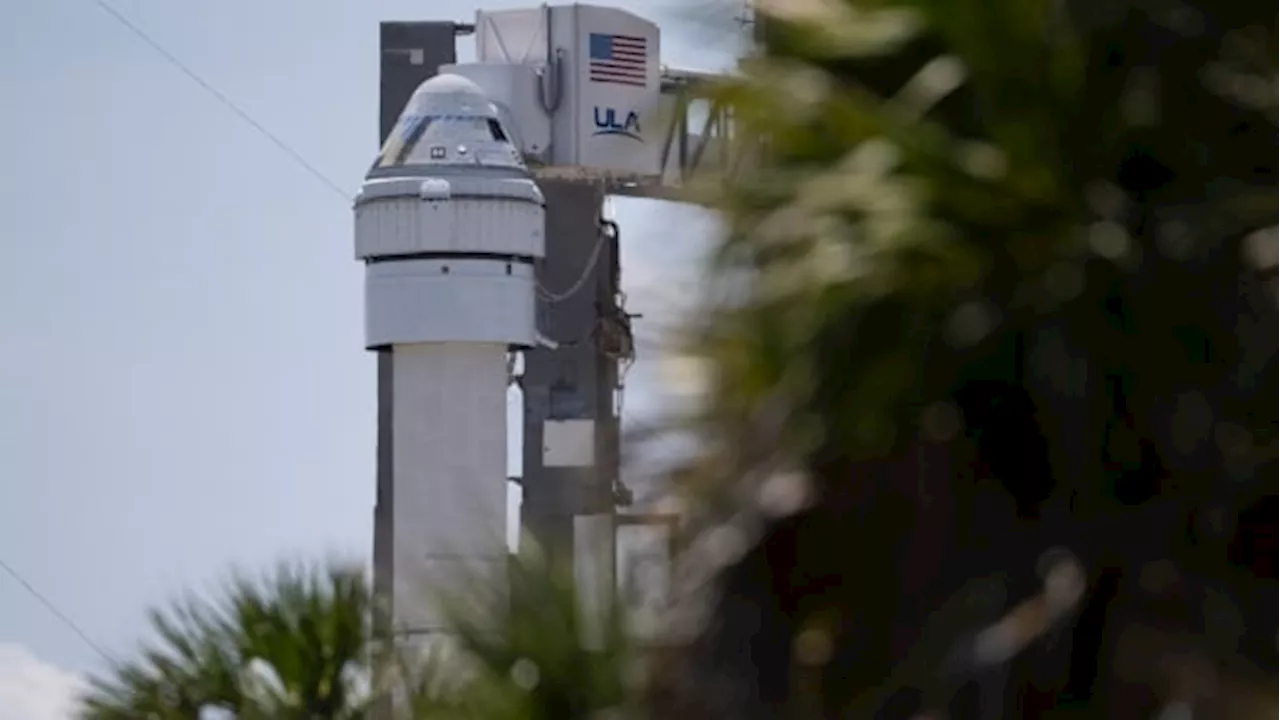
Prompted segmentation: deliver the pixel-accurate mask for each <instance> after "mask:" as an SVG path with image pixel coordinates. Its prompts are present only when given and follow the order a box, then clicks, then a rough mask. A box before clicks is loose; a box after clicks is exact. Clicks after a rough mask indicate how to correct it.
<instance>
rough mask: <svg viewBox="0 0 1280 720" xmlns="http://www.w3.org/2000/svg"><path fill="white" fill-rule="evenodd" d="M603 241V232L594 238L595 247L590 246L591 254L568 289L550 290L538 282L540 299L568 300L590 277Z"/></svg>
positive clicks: (551, 301) (555, 301)
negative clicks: (580, 272)
mask: <svg viewBox="0 0 1280 720" xmlns="http://www.w3.org/2000/svg"><path fill="white" fill-rule="evenodd" d="M604 241H605V236H604V233H600V235H599V237H597V238H596V244H595V247H593V248H591V255H590V256H589V257H588V258H587V264H586V266H584V267H583V268H582V274H581V275H579V276H578V279H577V280H575V281H573V284H572V285H570V286H569V287H568V289H566V290H564V291H562V292H552V291H550V290H548V289H547V288H546V287H545V286H543V285H542V283H538V294H539V295H541V296H542V299H543V300H546V301H547V302H549V303H558V302H562V301H564V300H568V299H569V298H571V297H573V296H574V295H575V294H577V292H578V291H579V290H581V289H582V288H583V286H584V285H586V284H587V281H588V280H590V279H591V272H592V271H593V270H595V269H596V264H597V263H599V262H600V251H601V250H603V249H604Z"/></svg>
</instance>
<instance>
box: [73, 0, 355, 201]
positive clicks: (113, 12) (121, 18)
mask: <svg viewBox="0 0 1280 720" xmlns="http://www.w3.org/2000/svg"><path fill="white" fill-rule="evenodd" d="M93 2H94V3H95V4H97V6H98V7H100V8H102V10H103V11H104V12H106V13H107V14H108V15H110V16H111V17H113V18H115V20H116V21H117V22H119V23H120V24H121V25H123V26H125V27H126V28H128V29H129V30H130V31H131V32H132V33H133V34H134V35H137V36H138V38H139V39H141V40H142V42H144V43H146V44H147V45H148V46H150V47H151V49H152V50H154V51H156V52H157V53H159V54H160V57H162V58H164V59H165V60H166V61H168V62H169V64H170V65H172V66H174V67H175V68H177V69H178V70H180V71H181V72H182V74H184V75H186V76H187V77H188V78H190V79H191V80H192V81H193V82H195V83H196V84H197V85H199V86H200V87H201V88H203V89H204V90H205V92H207V93H209V94H210V95H212V96H213V97H214V99H216V100H217V101H218V102H220V103H222V104H223V105H224V106H225V107H226V108H227V109H228V110H230V111H231V112H233V113H235V114H236V115H238V116H239V117H240V119H241V120H243V121H245V122H246V123H248V124H249V126H250V127H252V128H253V129H254V130H257V131H258V133H259V134H261V135H262V136H263V137H265V138H266V139H267V140H269V141H271V143H272V144H273V145H275V146H276V147H277V148H279V149H280V150H281V151H283V152H284V153H285V154H286V155H288V156H289V157H291V158H292V159H293V161H294V162H296V163H297V164H298V165H300V166H302V168H303V169H304V170H306V171H307V172H309V173H311V175H312V177H314V178H316V179H317V180H319V181H320V182H322V183H324V184H325V185H328V186H329V189H331V190H333V191H334V192H335V193H337V194H338V195H340V196H341V197H342V199H343V200H347V201H350V200H351V195H350V194H348V193H347V191H345V190H343V189H342V186H340V185H338V183H336V182H334V181H333V180H330V179H329V178H328V177H327V176H326V175H325V174H324V173H322V172H320V170H319V169H318V168H316V166H315V165H312V164H311V163H310V162H307V159H306V158H304V157H303V156H302V154H301V153H299V152H298V151H297V150H294V149H293V148H292V147H291V146H290V145H289V144H288V143H286V142H285V141H284V140H281V139H280V137H279V136H278V135H276V134H275V133H273V132H271V131H270V130H268V129H267V128H266V127H265V126H263V125H262V123H260V122H258V121H257V120H254V119H253V116H251V115H250V114H249V113H247V112H245V111H244V110H243V109H241V108H240V106H239V105H236V104H235V103H234V102H232V101H231V99H230V98H228V97H227V96H226V95H223V94H222V93H221V92H220V91H219V90H218V89H217V88H215V87H214V86H213V85H211V84H209V83H208V82H207V81H206V80H205V79H204V78H202V77H200V75H199V74H198V73H196V72H195V71H194V70H192V69H191V68H189V67H187V65H186V64H185V63H183V62H182V61H181V60H179V59H178V58H177V57H175V56H174V54H173V53H171V52H169V51H168V50H166V49H165V47H164V46H163V45H161V44H160V43H159V42H157V41H155V40H154V39H152V38H151V36H150V35H148V34H147V33H146V32H145V31H144V30H143V29H142V28H140V27H138V26H137V25H135V24H134V23H133V21H131V20H130V19H129V18H128V17H126V16H125V15H124V14H123V13H121V12H120V11H119V10H117V9H115V8H114V7H112V6H111V5H110V4H108V3H107V2H105V0H93Z"/></svg>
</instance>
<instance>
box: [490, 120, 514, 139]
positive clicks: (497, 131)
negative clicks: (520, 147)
mask: <svg viewBox="0 0 1280 720" xmlns="http://www.w3.org/2000/svg"><path fill="white" fill-rule="evenodd" d="M488 120H489V134H490V135H492V136H493V139H494V140H497V141H498V142H509V141H508V140H507V133H506V131H504V130H503V129H502V124H501V123H499V122H498V121H497V120H494V119H493V118H488Z"/></svg>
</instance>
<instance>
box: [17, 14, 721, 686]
mask: <svg viewBox="0 0 1280 720" xmlns="http://www.w3.org/2000/svg"><path fill="white" fill-rule="evenodd" d="M532 4H534V3H529V2H505V1H501V0H496V1H491V2H486V3H484V5H485V6H486V7H489V8H495V7H521V6H529V5H532ZM609 4H617V5H621V6H624V7H628V8H630V9H633V10H635V11H637V12H640V13H641V14H644V15H646V16H648V17H650V18H652V19H654V20H657V21H659V22H662V23H663V26H664V35H663V45H664V47H663V55H664V61H665V62H667V63H669V64H671V65H673V66H677V67H692V68H698V69H716V68H721V67H725V66H727V65H728V64H729V63H730V55H731V51H730V50H729V49H728V48H729V45H728V41H727V40H726V39H725V38H719V39H717V38H715V37H711V36H708V35H707V34H706V33H705V32H702V31H698V30H696V29H691V28H689V27H680V26H679V23H677V22H675V19H676V18H675V17H674V15H673V14H672V13H671V12H670V8H671V7H672V0H667V2H665V3H662V2H659V3H654V2H649V3H646V2H631V3H625V2H622V3H609ZM112 5H113V6H114V7H116V8H118V9H119V10H120V11H121V12H122V13H124V14H125V15H126V16H128V17H129V18H130V19H131V20H133V21H134V22H135V23H136V24H138V25H139V26H140V27H142V29H144V30H145V31H146V32H147V33H148V34H149V35H150V36H151V37H152V38H154V39H155V40H156V41H157V42H159V43H160V44H161V45H163V46H164V47H166V48H167V49H168V50H169V51H171V52H172V53H173V54H174V55H176V56H177V57H179V58H180V59H181V60H182V61H183V62H184V63H186V64H187V65H188V66H189V67H191V68H192V69H193V70H194V71H195V72H197V73H198V74H199V75H201V76H202V77H203V78H204V79H205V80H207V81H208V82H209V83H210V84H212V85H213V86H215V87H216V88H218V89H219V90H220V91H222V92H223V93H224V94H225V95H227V96H228V97H230V98H231V99H232V100H233V101H234V102H235V103H236V104H238V105H239V106H240V107H242V108H243V109H244V110H246V111H247V112H248V113H249V114H250V115H251V116H253V117H254V118H255V119H256V120H258V121H259V122H260V123H261V124H262V125H264V126H266V127H267V128H270V129H271V130H272V131H273V132H274V133H276V134H277V135H279V136H280V137H282V138H283V139H284V140H285V141H286V142H288V143H289V144H290V145H292V146H293V147H294V148H295V149H297V150H298V151H299V152H300V153H301V154H302V155H304V156H305V157H306V158H307V159H308V160H309V161H310V162H311V163H312V164H314V165H315V166H316V167H318V168H319V169H320V170H321V171H322V172H323V173H324V174H325V175H326V176H328V177H330V178H332V179H333V180H334V181H335V182H337V183H338V184H340V185H341V186H343V188H344V189H348V190H349V191H354V190H355V189H356V187H357V186H358V184H359V181H360V178H361V175H362V173H363V171H364V169H365V168H366V167H367V166H368V163H369V161H370V158H371V156H372V154H373V152H374V151H375V149H376V148H375V145H376V139H377V137H376V132H377V93H378V75H377V71H378V47H377V42H378V22H379V21H381V20H413V19H455V20H467V21H469V20H471V19H472V17H473V13H474V11H475V9H476V7H477V5H478V3H476V2H473V1H458V0H443V1H440V0H431V1H429V2H423V1H421V0H420V1H419V2H407V1H405V2H391V1H382V2H371V1H364V2H337V1H336V0H327V1H325V2H317V1H314V0H312V1H308V2H301V1H300V0H294V1H292V2H255V1H252V0H221V1H220V2H203V3H194V2H182V3H176V2H171V1H169V0H114V2H112ZM460 48H461V49H462V50H463V53H464V59H465V58H466V54H468V53H470V46H469V41H465V40H464V41H463V42H462V43H461V44H460ZM0 88H3V90H4V97H5V103H4V108H5V110H4V112H3V113H0V166H2V167H3V168H4V172H3V174H0V237H2V238H3V241H4V247H5V248H7V249H8V256H7V258H6V262H5V263H4V264H3V266H0V338H3V342H4V344H3V348H4V352H3V354H0V559H3V560H4V561H5V562H7V563H8V564H10V565H12V566H13V567H14V568H15V569H16V570H18V571H19V572H21V573H22V574H23V575H25V576H26V578H27V579H28V580H29V581H30V582H31V583H33V584H34V585H35V586H37V587H38V588H39V589H40V590H41V591H43V592H44V593H45V594H46V595H48V596H49V598H50V599H51V600H53V601H54V602H55V603H56V604H57V605H58V606H59V607H60V608H61V609H62V610H63V611H64V612H66V613H67V614H68V615H69V616H71V617H72V618H74V619H75V621H76V622H77V623H78V624H79V625H80V626H81V627H82V628H83V629H84V630H85V632H86V633H88V634H89V635H90V636H91V637H92V638H93V639H94V640H96V641H97V642H98V643H100V644H101V645H103V646H104V647H106V648H107V650H108V651H109V652H113V653H114V652H126V651H128V649H129V648H131V647H132V645H133V643H134V642H135V641H136V640H137V639H138V638H139V637H140V634H141V632H142V630H143V627H144V621H143V610H144V609H145V607H146V606H147V605H149V604H152V603H154V602H156V601H161V600H164V599H165V598H167V597H169V596H171V595H172V594H173V593H175V592H177V591H178V590H179V589H181V588H184V587H191V588H195V589H201V588H207V587H208V586H209V584H210V583H211V582H212V581H214V580H216V579H218V578H219V577H220V576H221V575H222V574H223V573H224V572H225V571H226V570H227V569H228V568H229V567H230V566H231V565H232V564H242V565H248V566H260V565H262V564H263V563H266V562H270V561H273V560H275V559H277V558H279V557H281V556H287V555H290V554H296V553H307V554H312V555H318V554H321V553H324V552H326V551H334V552H339V553H345V554H347V555H351V556H355V557H359V558H365V557H367V556H368V554H369V546H370V536H371V519H372V509H373V507H372V503H373V457H374V454H373V437H374V387H373V380H374V375H373V362H372V359H371V358H370V357H369V356H368V355H367V354H366V353H365V352H364V351H363V350H362V348H361V338H362V330H361V322H362V308H361V302H362V300H361V279H362V273H361V269H360V266H359V265H358V264H357V263H356V262H354V260H353V259H352V250H351V235H350V232H351V218H350V208H349V205H348V203H347V202H345V201H344V200H343V199H342V198H340V197H338V196H337V195H335V194H334V193H333V191H332V190H331V189H330V188H328V187H326V186H325V185H324V184H322V183H321V182H319V181H318V180H316V179H315V178H313V177H311V176H310V175H308V174H307V173H306V172H305V171H304V170H302V169H301V168H300V167H298V165H297V164H296V163H295V162H294V161H293V160H292V159H290V158H289V157H288V156H287V155H285V154H284V153H282V152H281V151H279V149H277V148H276V147H274V146H273V145H271V143H270V142H269V141H268V140H266V139H265V138H264V137H263V136H262V135H261V134H259V133H258V132H257V131H255V130H254V129H253V128H251V127H249V126H248V125H247V124H246V123H245V122H244V121H243V120H241V119H240V118H238V117H236V116H235V115H234V114H233V113H232V112H231V111H229V110H228V109H227V108H226V107H224V106H223V105H221V104H219V103H218V102H217V101H216V100H215V99H214V98H212V97H211V96H210V95H209V94H208V93H207V92H206V91H205V90H203V89H201V88H200V87H199V86H198V85H197V84H196V83H195V82H193V81H192V80H191V79H189V78H188V77H186V76H184V75H183V74H182V73H181V72H180V71H178V70H177V69H175V68H174V67H172V66H171V65H169V64H167V63H166V62H165V61H164V60H163V59H162V58H161V57H159V56H158V55H157V54H156V52H155V51H154V50H152V49H151V48H150V47H148V46H146V45H145V44H144V43H142V42H141V41H140V40H139V39H138V38H137V37H135V36H134V35H133V34H131V33H130V32H129V31H128V30H127V29H126V28H125V27H123V26H122V25H120V24H119V23H118V22H116V21H115V20H114V19H113V18H112V17H111V16H110V15H108V14H107V13H106V12H104V11H103V10H102V9H101V8H99V7H98V6H97V5H96V4H95V3H94V2H93V1H92V0H16V2H8V3H6V4H5V22H3V23H0ZM615 207H616V212H615V216H616V217H617V219H618V220H619V221H620V223H621V224H622V229H623V233H624V236H623V237H624V243H625V247H624V261H625V263H626V267H625V268H624V276H625V277H626V282H627V285H628V287H629V288H630V290H631V294H632V299H633V307H634V308H635V309H638V310H640V311H644V312H647V313H649V314H651V315H652V314H653V313H654V312H655V311H656V310H657V307H658V305H659V304H660V301H661V299H662V297H661V296H662V295H664V294H665V295H675V296H680V295H687V294H688V293H687V292H686V290H685V289H683V288H681V287H677V286H675V283H677V282H679V278H680V277H681V269H680V268H681V267H682V266H685V265H687V259H688V258H689V257H690V256H691V251H690V248H691V247H695V246H696V245H697V244H698V241H699V240H700V239H703V238H705V237H706V235H707V233H708V232H709V225H708V224H707V222H706V219H705V218H702V217H700V216H699V214H698V213H697V212H696V211H693V210H690V209H680V208H674V207H666V208H662V209H660V210H659V211H658V212H655V209H656V208H655V206H654V205H653V204H651V203H646V202H637V201H629V202H621V201H619V202H617V203H616V205H615ZM673 231H674V232H673ZM687 272H688V271H687V270H685V271H684V274H685V275H686V276H687ZM685 282H687V281H685ZM655 288H665V290H664V291H662V292H659V291H657V290H655ZM641 331H642V332H643V331H644V328H643V327H642V328H641ZM633 380H634V383H635V384H636V385H639V386H640V387H639V388H637V389H635V390H633V392H632V395H631V399H630V401H629V402H630V407H631V408H633V409H637V410H639V409H642V408H644V407H646V406H647V407H649V408H652V407H653V406H654V405H655V404H656V402H657V401H656V400H655V398H656V397H657V395H656V390H655V387H654V382H653V373H652V365H651V364H650V365H649V366H647V367H646V366H645V365H644V364H643V362H642V365H641V367H640V371H639V372H638V373H636V374H634V375H633ZM0 643H18V644H21V645H24V646H25V647H26V648H27V649H28V650H30V651H31V652H32V653H34V654H35V655H37V656H39V657H40V658H41V659H43V660H44V661H47V662H50V663H53V664H55V665H57V666H60V667H62V668H66V669H69V670H72V671H78V672H82V671H85V670H91V669H93V668H95V667H98V666H99V661H98V660H97V658H96V657H95V655H94V653H93V651H92V650H91V649H90V648H89V647H87V646H86V644H85V643H84V642H83V641H81V640H80V639H79V638H77V637H76V636H75V635H74V634H73V633H72V632H70V631H69V630H68V628H67V627H65V626H64V625H63V624H62V623H61V622H59V621H58V620H57V619H56V618H55V617H53V616H52V615H51V614H50V613H49V612H48V611H47V610H45V609H44V608H43V607H41V606H40V605H39V604H38V603H37V602H36V601H35V600H34V599H33V598H32V597H31V596H30V595H29V594H27V593H26V592H25V591H24V590H23V589H22V588H21V587H19V586H18V585H17V584H16V583H14V582H12V581H11V579H10V578H8V577H7V576H6V575H3V574H0Z"/></svg>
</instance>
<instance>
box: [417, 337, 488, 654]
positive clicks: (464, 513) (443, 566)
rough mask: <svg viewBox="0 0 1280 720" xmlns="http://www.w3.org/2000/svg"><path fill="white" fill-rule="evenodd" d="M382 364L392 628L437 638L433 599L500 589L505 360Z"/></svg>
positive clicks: (431, 353)
mask: <svg viewBox="0 0 1280 720" xmlns="http://www.w3.org/2000/svg"><path fill="white" fill-rule="evenodd" d="M392 362H393V366H394V371H393V372H394V380H393V388H394V392H395V397H394V400H393V402H392V413H393V417H392V433H393V440H392V443H393V445H392V447H393V459H392V464H393V473H394V483H395V488H394V497H395V504H394V508H393V512H394V514H395V518H394V528H395V538H394V541H393V564H394V570H393V577H394V578H395V589H394V595H393V606H392V611H393V620H394V621H395V622H396V623H397V624H398V625H401V626H402V627H403V626H406V625H407V626H409V627H410V628H411V629H439V628H440V627H442V626H443V618H442V617H441V616H440V613H439V608H438V605H437V603H436V602H434V601H433V595H434V593H438V592H447V593H458V592H466V591H468V590H467V589H468V585H467V583H468V582H475V581H476V578H481V579H482V580H481V581H482V582H485V583H487V590H488V591H493V592H502V586H503V583H504V581H505V571H506V564H505V562H506V557H507V545H506V537H505V533H506V512H507V473H506V469H507V426H506V417H507V407H506V403H507V399H506V398H507V352H506V347H505V346H504V345H500V344H492V345H480V344H462V343H446V344H426V345H397V346H396V347H395V348H394V349H393V352H392ZM483 578H488V579H487V580H483Z"/></svg>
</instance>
